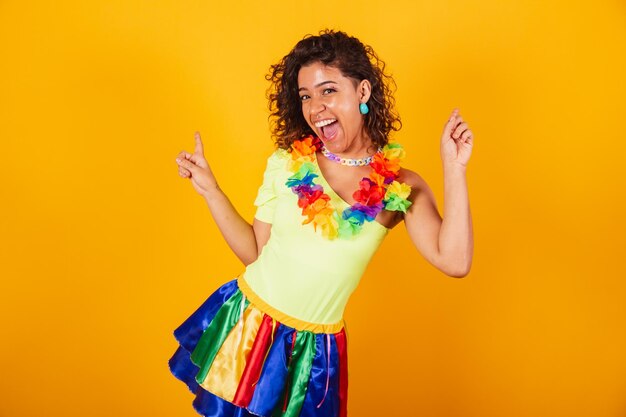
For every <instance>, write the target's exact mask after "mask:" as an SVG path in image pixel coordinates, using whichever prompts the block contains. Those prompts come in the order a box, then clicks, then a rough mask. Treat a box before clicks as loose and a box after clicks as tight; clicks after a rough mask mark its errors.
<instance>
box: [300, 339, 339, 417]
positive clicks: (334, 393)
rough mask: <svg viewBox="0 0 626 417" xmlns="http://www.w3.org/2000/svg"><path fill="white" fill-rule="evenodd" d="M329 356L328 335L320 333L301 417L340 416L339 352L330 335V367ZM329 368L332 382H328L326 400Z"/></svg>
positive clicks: (316, 342)
mask: <svg viewBox="0 0 626 417" xmlns="http://www.w3.org/2000/svg"><path fill="white" fill-rule="evenodd" d="M327 355H328V347H327V340H326V335H325V334H322V333H318V334H316V335H315V356H314V357H313V364H312V366H311V379H310V380H309V385H308V386H307V390H306V397H305V398H304V404H303V405H302V411H301V413H300V417H327V416H338V415H339V352H337V344H336V343H335V336H333V335H330V366H329V365H328V362H327V361H326V360H327ZM327 368H328V369H329V374H330V380H329V381H328V392H327V393H326V398H324V391H325V390H326V374H327V372H326V369H327ZM322 398H324V402H323V403H322V405H320V407H319V408H317V405H318V404H319V403H320V402H321V401H322Z"/></svg>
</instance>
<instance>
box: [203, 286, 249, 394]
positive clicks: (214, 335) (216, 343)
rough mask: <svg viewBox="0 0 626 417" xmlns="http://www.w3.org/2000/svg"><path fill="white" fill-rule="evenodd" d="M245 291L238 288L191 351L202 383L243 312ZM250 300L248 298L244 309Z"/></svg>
mask: <svg viewBox="0 0 626 417" xmlns="http://www.w3.org/2000/svg"><path fill="white" fill-rule="evenodd" d="M242 298H243V293H242V292H241V291H240V290H237V292H236V293H235V294H233V296H232V297H230V298H229V299H228V301H226V302H225V303H224V304H223V305H222V307H220V309H219V311H218V312H217V314H215V317H213V320H211V323H210V324H209V326H208V327H207V328H206V329H205V330H204V333H202V336H201V337H200V340H199V341H198V344H197V345H196V348H195V349H194V350H193V352H191V361H192V362H193V363H194V364H196V365H197V366H198V367H199V368H200V371H198V373H197V374H196V381H197V382H198V383H199V384H201V383H202V382H203V381H204V379H205V378H206V376H207V375H208V373H209V369H210V368H211V365H212V364H213V360H214V359H215V356H216V355H217V352H218V351H219V350H220V347H221V346H222V344H223V343H224V340H226V337H227V336H228V334H229V333H230V331H231V330H232V329H233V327H235V325H236V324H237V321H238V320H239V316H240V313H241V299H242ZM249 304H250V302H249V301H248V299H246V302H245V305H244V309H245V308H247V307H248V305H249Z"/></svg>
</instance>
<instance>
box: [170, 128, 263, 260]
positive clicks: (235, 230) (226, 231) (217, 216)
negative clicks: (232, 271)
mask: <svg viewBox="0 0 626 417" xmlns="http://www.w3.org/2000/svg"><path fill="white" fill-rule="evenodd" d="M195 140H196V145H195V150H194V153H193V154H189V153H188V152H185V151H182V152H181V153H180V154H179V155H178V157H177V158H176V163H177V164H178V173H179V175H180V176H181V177H183V178H189V179H190V180H191V184H192V185H193V187H194V189H195V190H196V191H197V192H198V194H200V195H201V196H202V197H203V198H204V200H205V201H206V203H207V205H208V207H209V210H210V211H211V215H212V216H213V219H214V220H215V223H216V224H217V227H218V228H219V230H220V232H221V233H222V236H224V239H225V240H226V243H227V244H228V246H230V248H231V250H232V251H233V252H234V253H235V255H236V256H237V257H238V258H239V259H240V260H241V262H243V264H244V265H248V264H250V263H252V262H253V261H254V260H256V258H257V257H258V254H259V253H260V252H261V248H262V247H263V245H265V243H266V242H267V239H268V238H269V231H270V229H271V226H272V225H271V224H269V223H264V222H260V221H258V220H256V219H255V221H254V223H253V225H250V224H249V223H248V222H247V221H246V220H244V218H243V217H241V215H240V214H239V213H238V212H237V210H236V209H235V207H234V206H233V204H232V203H231V202H230V200H229V199H228V197H227V196H226V194H224V192H223V191H222V190H221V189H220V187H219V185H218V184H217V180H216V179H215V176H214V175H213V172H212V171H211V168H210V167H209V164H208V162H207V161H206V158H205V157H204V147H203V145H202V139H201V138H200V134H199V133H198V132H196V134H195Z"/></svg>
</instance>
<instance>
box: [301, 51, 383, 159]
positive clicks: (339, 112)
mask: <svg viewBox="0 0 626 417" xmlns="http://www.w3.org/2000/svg"><path fill="white" fill-rule="evenodd" d="M298 89H299V95H300V101H301V103H302V114H303V116H304V118H305V119H306V121H307V123H308V124H309V126H310V127H311V129H313V131H314V132H315V133H316V134H317V136H318V137H319V138H320V139H321V140H322V142H323V143H324V145H325V146H326V148H328V150H330V151H331V152H333V153H343V152H349V151H358V150H360V149H361V148H362V147H364V146H365V147H367V146H369V145H370V144H371V141H370V140H369V138H368V136H367V133H366V132H365V129H364V116H363V115H362V114H361V113H360V112H359V104H360V103H365V102H367V100H368V99H369V97H370V91H371V87H370V83H369V81H367V80H363V81H361V82H359V83H358V84H357V85H356V86H355V82H354V81H353V80H352V79H351V78H348V77H345V76H344V75H343V74H342V73H341V71H340V70H339V69H337V68H334V67H329V66H326V65H324V64H322V63H321V62H314V63H312V64H310V65H307V66H303V67H302V68H300V72H299V73H298Z"/></svg>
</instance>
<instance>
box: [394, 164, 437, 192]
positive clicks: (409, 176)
mask: <svg viewBox="0 0 626 417" xmlns="http://www.w3.org/2000/svg"><path fill="white" fill-rule="evenodd" d="M398 181H399V182H403V183H405V184H407V185H408V186H410V187H411V190H412V193H411V194H413V193H415V194H418V193H420V192H421V191H427V190H430V187H429V186H428V183H426V180H424V178H422V176H421V175H420V174H418V173H417V172H415V171H411V170H410V169H406V168H400V172H399V173H398Z"/></svg>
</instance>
